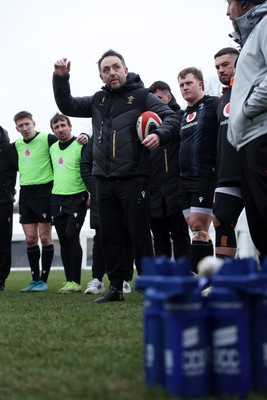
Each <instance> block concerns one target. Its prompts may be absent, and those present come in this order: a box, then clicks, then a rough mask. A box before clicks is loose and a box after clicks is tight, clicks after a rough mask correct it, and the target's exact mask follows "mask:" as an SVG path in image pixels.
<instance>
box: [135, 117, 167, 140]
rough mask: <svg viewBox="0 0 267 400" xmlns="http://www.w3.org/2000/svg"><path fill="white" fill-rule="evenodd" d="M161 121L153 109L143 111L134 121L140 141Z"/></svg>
mask: <svg viewBox="0 0 267 400" xmlns="http://www.w3.org/2000/svg"><path fill="white" fill-rule="evenodd" d="M161 124H162V121H161V119H160V117H159V116H158V114H156V113H154V112H153V111H145V112H143V113H142V114H141V115H140V117H138V119H137V122H136V131H137V135H138V137H139V139H140V141H141V142H142V141H143V140H144V139H145V138H146V137H147V136H148V135H149V134H150V133H151V132H152V131H153V130H154V129H156V128H158V127H159V126H160V125H161Z"/></svg>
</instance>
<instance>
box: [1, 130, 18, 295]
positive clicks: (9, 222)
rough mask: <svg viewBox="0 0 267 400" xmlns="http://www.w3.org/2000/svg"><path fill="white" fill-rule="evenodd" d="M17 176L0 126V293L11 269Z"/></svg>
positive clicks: (11, 150)
mask: <svg viewBox="0 0 267 400" xmlns="http://www.w3.org/2000/svg"><path fill="white" fill-rule="evenodd" d="M16 175H17V157H16V152H15V148H14V146H13V145H11V144H10V143H9V137H8V133H7V131H6V130H5V129H3V128H2V127H1V126H0V232H1V238H0V292H4V291H5V281H6V279H7V277H8V275H9V273H10V269H11V239H12V226H13V203H14V201H15V200H14V197H13V196H14V193H15V184H16Z"/></svg>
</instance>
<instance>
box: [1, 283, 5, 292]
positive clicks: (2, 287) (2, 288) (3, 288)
mask: <svg viewBox="0 0 267 400" xmlns="http://www.w3.org/2000/svg"><path fill="white" fill-rule="evenodd" d="M5 290H6V288H5V286H4V285H2V284H0V292H4V291H5Z"/></svg>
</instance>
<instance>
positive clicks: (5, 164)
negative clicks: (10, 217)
mask: <svg viewBox="0 0 267 400" xmlns="http://www.w3.org/2000/svg"><path fill="white" fill-rule="evenodd" d="M16 176H17V156H16V151H15V147H14V146H13V145H12V144H10V143H9V137H8V133H7V131H6V130H5V129H3V128H2V127H1V126H0V204H12V203H13V202H14V201H15V200H14V191H15V185H16Z"/></svg>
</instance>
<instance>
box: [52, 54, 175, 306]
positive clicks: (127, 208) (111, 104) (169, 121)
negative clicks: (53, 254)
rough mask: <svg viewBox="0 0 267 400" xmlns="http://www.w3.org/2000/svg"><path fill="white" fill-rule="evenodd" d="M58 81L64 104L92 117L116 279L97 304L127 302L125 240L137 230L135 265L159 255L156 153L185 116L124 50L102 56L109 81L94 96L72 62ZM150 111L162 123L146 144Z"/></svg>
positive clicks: (105, 244) (110, 269)
mask: <svg viewBox="0 0 267 400" xmlns="http://www.w3.org/2000/svg"><path fill="white" fill-rule="evenodd" d="M54 67H55V70H54V76H53V86H54V95H55V100H56V102H57V105H58V107H59V109H60V110H61V111H62V112H63V113H65V114H68V115H70V116H75V117H88V118H90V117H91V118H92V126H93V136H92V140H93V159H94V160H93V169H92V175H94V176H95V177H96V192H97V202H98V210H99V220H100V234H101V243H102V248H103V252H104V255H105V259H106V267H107V273H108V277H109V280H110V288H109V290H108V291H107V292H106V293H105V294H104V295H103V296H102V297H100V298H98V299H96V300H95V302H96V303H106V302H110V301H123V300H124V297H123V291H122V288H123V275H124V271H123V243H124V231H125V226H126V228H127V229H128V231H129V232H130V234H131V239H132V242H133V245H134V251H135V264H136V268H137V271H138V273H139V274H140V273H141V260H142V258H143V257H144V256H152V255H153V246H152V238H151V231H150V198H149V182H150V181H149V177H150V173H151V164H150V158H149V156H150V152H149V150H153V149H156V148H157V147H158V146H159V145H160V144H164V143H166V142H167V141H169V140H172V139H173V137H174V136H175V135H177V134H178V129H179V121H178V118H177V116H176V114H175V113H174V112H173V111H172V110H171V109H170V107H168V106H166V105H165V104H163V103H162V102H161V101H160V100H159V99H157V98H156V96H154V95H153V94H152V93H149V91H148V90H147V89H145V88H144V84H143V82H142V81H141V79H140V76H139V75H137V74H135V73H132V72H128V68H127V66H126V63H125V60H124V58H123V56H122V55H121V54H119V53H118V52H116V51H114V50H112V49H110V50H108V51H106V52H105V53H104V54H103V55H102V56H101V57H100V59H99V60H98V73H99V75H100V78H101V79H102V82H103V83H104V86H103V87H102V89H101V90H100V91H98V92H96V93H95V94H93V95H91V96H84V97H73V96H72V95H71V91H70V85H69V77H70V75H69V72H70V61H68V60H67V59H66V58H64V59H61V60H58V61H57V62H56V63H55V65H54ZM144 111H153V112H155V113H156V114H158V115H159V116H160V118H161V119H162V121H163V122H162V124H161V125H160V127H158V128H156V129H155V130H154V131H153V132H152V133H151V134H150V135H148V136H147V137H146V138H145V139H144V140H143V142H142V143H141V142H140V141H139V139H138V137H137V134H136V121H137V119H138V117H139V116H140V114H141V113H142V112H144Z"/></svg>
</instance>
